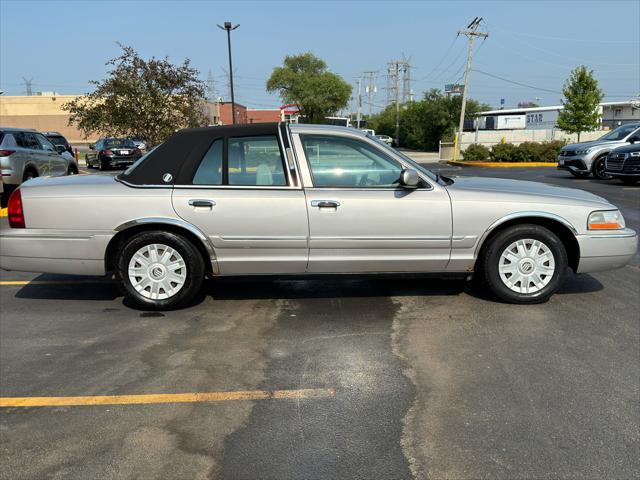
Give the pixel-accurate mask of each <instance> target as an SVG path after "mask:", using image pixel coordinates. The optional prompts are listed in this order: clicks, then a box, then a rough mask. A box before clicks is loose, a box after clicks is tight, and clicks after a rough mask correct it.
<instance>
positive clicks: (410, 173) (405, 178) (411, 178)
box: [400, 168, 420, 188]
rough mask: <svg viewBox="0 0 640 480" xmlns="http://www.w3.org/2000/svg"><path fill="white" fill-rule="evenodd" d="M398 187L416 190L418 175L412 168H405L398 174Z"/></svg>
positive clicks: (418, 183)
mask: <svg viewBox="0 0 640 480" xmlns="http://www.w3.org/2000/svg"><path fill="white" fill-rule="evenodd" d="M400 185H401V186H403V187H404V188H418V186H419V185H420V175H418V172H416V171H415V170H414V169H412V168H405V169H404V170H402V172H401V173H400Z"/></svg>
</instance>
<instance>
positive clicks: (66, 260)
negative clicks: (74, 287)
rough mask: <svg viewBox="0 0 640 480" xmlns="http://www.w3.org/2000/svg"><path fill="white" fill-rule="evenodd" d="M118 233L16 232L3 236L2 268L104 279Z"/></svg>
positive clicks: (0, 238)
mask: <svg viewBox="0 0 640 480" xmlns="http://www.w3.org/2000/svg"><path fill="white" fill-rule="evenodd" d="M113 235H115V232H109V231H76V230H50V229H35V228H16V229H8V230H2V232H0V268H3V269H5V270H17V271H21V272H38V273H64V274H72V275H104V274H105V261H104V260H105V258H104V257H105V253H106V250H107V245H108V244H109V241H110V240H111V239H112V238H113Z"/></svg>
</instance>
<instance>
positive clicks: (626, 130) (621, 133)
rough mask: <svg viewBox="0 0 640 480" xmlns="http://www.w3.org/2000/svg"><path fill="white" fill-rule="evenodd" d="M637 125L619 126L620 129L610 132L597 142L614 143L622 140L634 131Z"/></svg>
mask: <svg viewBox="0 0 640 480" xmlns="http://www.w3.org/2000/svg"><path fill="white" fill-rule="evenodd" d="M637 128H638V125H635V124H634V125H621V126H620V127H618V128H616V129H615V130H612V131H611V132H609V133H607V134H606V135H603V136H602V137H600V138H599V140H605V141H616V140H624V139H625V138H626V137H627V136H628V135H629V134H630V133H631V132H633V131H634V130H636V129H637Z"/></svg>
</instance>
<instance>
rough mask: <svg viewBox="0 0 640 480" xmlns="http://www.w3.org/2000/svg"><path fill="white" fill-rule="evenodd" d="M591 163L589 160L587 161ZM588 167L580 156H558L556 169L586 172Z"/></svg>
mask: <svg viewBox="0 0 640 480" xmlns="http://www.w3.org/2000/svg"><path fill="white" fill-rule="evenodd" d="M589 165H591V162H589ZM589 168H590V167H588V166H587V162H586V161H585V158H583V157H581V156H573V157H562V156H559V157H558V170H568V171H574V172H588V171H589Z"/></svg>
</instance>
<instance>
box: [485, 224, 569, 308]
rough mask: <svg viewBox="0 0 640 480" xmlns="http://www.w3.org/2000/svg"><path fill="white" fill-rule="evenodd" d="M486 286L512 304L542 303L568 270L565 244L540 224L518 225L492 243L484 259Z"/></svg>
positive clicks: (558, 284) (555, 288)
mask: <svg viewBox="0 0 640 480" xmlns="http://www.w3.org/2000/svg"><path fill="white" fill-rule="evenodd" d="M479 262H480V265H479V267H480V271H481V273H482V275H483V277H484V281H485V283H486V285H487V286H488V287H489V288H490V289H491V291H492V292H493V293H494V294H496V295H497V296H498V297H499V298H501V299H502V300H504V301H507V302H509V303H542V302H546V301H547V300H548V299H549V297H551V295H553V294H554V293H555V291H556V290H557V289H558V287H559V286H560V284H561V282H562V278H563V276H564V273H565V271H566V269H567V263H568V261H567V252H566V251H565V248H564V245H563V243H562V241H561V240H560V239H559V238H558V237H557V236H556V235H555V234H554V233H553V232H551V231H550V230H548V229H547V228H544V227H542V226H540V225H517V226H514V227H511V228H508V229H506V230H504V231H502V232H500V233H498V234H497V235H496V236H495V237H493V238H492V239H491V240H490V243H489V245H488V246H487V248H486V249H485V250H484V251H483V255H482V256H481V258H480V260H479Z"/></svg>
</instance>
